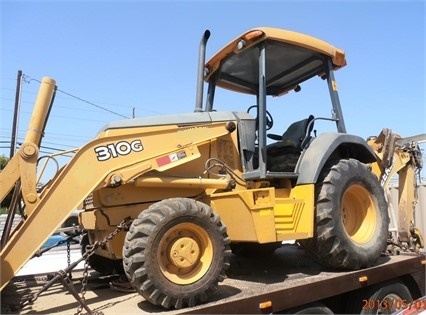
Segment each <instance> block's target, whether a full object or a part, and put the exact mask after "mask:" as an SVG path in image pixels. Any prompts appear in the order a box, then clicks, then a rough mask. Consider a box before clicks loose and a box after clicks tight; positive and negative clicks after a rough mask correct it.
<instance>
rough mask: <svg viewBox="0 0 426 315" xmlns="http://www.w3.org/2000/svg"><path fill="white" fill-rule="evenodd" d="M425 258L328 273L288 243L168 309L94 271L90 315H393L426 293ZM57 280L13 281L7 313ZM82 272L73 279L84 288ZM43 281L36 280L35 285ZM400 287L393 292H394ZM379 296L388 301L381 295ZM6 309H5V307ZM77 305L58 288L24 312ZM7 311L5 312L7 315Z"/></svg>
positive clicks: (406, 256)
mask: <svg viewBox="0 0 426 315" xmlns="http://www.w3.org/2000/svg"><path fill="white" fill-rule="evenodd" d="M425 263H426V260H425V256H424V255H423V254H415V253H401V254H400V255H392V256H383V257H381V258H380V259H379V261H378V262H377V264H375V265H374V266H373V267H370V268H366V269H363V270H357V271H351V272H348V271H329V270H326V269H325V268H323V267H322V266H320V265H319V264H316V263H315V262H314V260H313V259H312V258H311V257H309V256H308V255H307V254H306V253H305V251H304V250H303V249H301V248H300V247H298V246H296V245H294V244H287V245H284V246H283V247H282V248H280V249H278V250H276V251H275V253H274V254H273V255H271V256H267V257H266V256H263V257H259V256H258V257H241V256H235V255H233V256H232V257H231V267H230V269H229V270H228V274H227V279H225V281H223V282H222V283H220V284H219V288H218V290H217V291H216V292H215V293H214V294H213V295H211V296H209V303H206V304H202V305H198V306H195V307H190V308H184V309H180V310H165V309H163V308H161V307H159V306H155V305H152V304H151V303H148V302H147V301H144V299H143V297H141V296H140V295H139V294H137V293H123V292H117V291H113V290H111V289H110V288H109V282H110V281H111V280H112V279H114V277H117V275H116V276H108V277H101V276H99V274H98V273H96V272H92V273H90V277H89V282H88V287H87V292H86V294H85V299H86V302H87V305H88V306H89V307H90V309H91V310H92V311H102V312H103V313H104V314H146V313H156V314H158V313H161V314H231V313H232V314H256V313H258V314H262V313H267V314H270V313H297V312H298V311H299V312H300V311H301V312H303V313H306V312H311V313H312V312H314V313H323V314H324V313H326V314H327V313H330V311H332V312H333V313H338V314H342V313H345V314H346V313H357V314H359V313H360V312H361V311H363V313H376V311H375V310H374V307H376V308H377V306H379V304H380V303H379V302H378V301H377V300H380V302H381V301H382V300H383V299H387V302H386V303H382V305H381V306H379V307H381V308H382V309H381V310H380V313H391V312H393V311H396V310H398V309H402V308H404V307H405V306H407V305H408V303H409V302H410V299H408V298H407V297H406V296H404V295H403V294H401V293H400V292H399V291H398V290H400V287H401V285H403V286H405V287H406V288H407V289H408V290H409V291H410V294H411V298H412V299H417V298H419V297H420V296H422V295H424V294H425ZM49 277H50V278H51V277H52V275H50V276H49V275H44V278H43V277H42V276H40V275H39V276H38V277H33V279H32V281H30V280H29V278H28V277H27V278H26V279H24V278H21V279H19V277H18V278H15V279H14V280H13V281H11V283H10V284H9V285H8V286H9V287H10V290H8V289H7V288H6V290H4V292H3V294H2V307H6V306H7V307H8V308H9V311H13V312H14V313H18V311H17V309H16V308H15V310H13V308H14V305H13V304H14V302H15V307H16V302H17V301H18V300H19V299H21V300H22V298H23V297H25V296H28V295H30V294H32V293H34V292H37V290H39V289H40V288H41V286H42V284H43V282H45V281H46V280H48V279H49ZM81 278H82V273H81V271H79V272H75V273H74V274H73V277H72V281H73V283H74V284H75V287H76V289H77V291H80V290H81ZM35 280H38V281H35ZM393 289H395V290H396V291H395V292H394V291H392V290H393ZM378 291H380V292H382V293H384V294H386V296H380V294H379V295H377V292H378ZM6 304H8V305H6ZM77 307H78V303H77V302H76V300H75V299H74V298H73V296H72V295H71V294H69V293H68V292H67V290H66V289H65V288H64V287H63V286H62V285H61V284H60V283H59V282H58V283H57V284H56V285H54V286H52V287H51V288H50V289H48V290H47V291H45V292H43V293H42V294H41V295H40V296H39V298H38V299H37V300H36V301H35V302H34V304H32V305H27V306H25V307H24V308H23V309H22V310H21V311H20V314H46V313H48V314H52V313H57V314H73V313H75V310H76V309H77ZM5 311H7V310H6V309H2V314H3V313H5Z"/></svg>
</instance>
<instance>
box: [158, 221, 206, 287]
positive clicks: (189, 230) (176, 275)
mask: <svg viewBox="0 0 426 315" xmlns="http://www.w3.org/2000/svg"><path fill="white" fill-rule="evenodd" d="M158 261H159V265H160V269H161V272H162V273H163V275H164V276H165V277H166V278H167V279H169V280H170V281H172V282H173V283H176V284H182V285H183V284H191V283H194V282H196V281H197V280H199V279H200V278H202V277H203V276H204V275H205V274H206V272H207V270H208V269H209V267H210V265H211V263H212V261H213V244H212V241H211V239H210V237H209V235H208V233H207V232H206V231H205V230H204V229H203V228H202V227H200V226H198V225H196V224H193V223H180V224H177V225H175V226H173V227H172V228H170V229H169V230H168V231H167V232H166V233H165V234H164V236H163V237H162V238H161V240H160V244H159V247H158Z"/></svg>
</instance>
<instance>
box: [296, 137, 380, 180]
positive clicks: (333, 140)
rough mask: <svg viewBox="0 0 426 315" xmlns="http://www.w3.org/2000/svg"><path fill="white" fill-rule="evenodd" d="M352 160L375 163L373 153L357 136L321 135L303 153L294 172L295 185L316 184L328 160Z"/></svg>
mask: <svg viewBox="0 0 426 315" xmlns="http://www.w3.org/2000/svg"><path fill="white" fill-rule="evenodd" d="M340 158H354V159H357V160H358V161H360V162H363V163H372V162H375V161H376V156H375V154H374V151H373V150H372V149H371V148H370V146H369V145H368V144H367V142H366V141H365V140H364V139H363V138H361V137H358V136H354V135H349V134H344V133H323V134H320V135H319V136H318V137H316V138H314V139H313V140H312V142H311V143H310V144H309V146H308V147H307V148H306V149H305V150H304V151H303V153H302V156H301V158H300V160H299V162H298V163H297V165H296V169H295V172H296V173H299V177H298V179H297V185H304V184H313V183H316V181H317V179H318V176H319V174H320V172H321V170H322V168H323V167H324V165H325V163H326V162H327V161H328V160H330V159H340Z"/></svg>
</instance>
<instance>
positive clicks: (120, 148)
mask: <svg viewBox="0 0 426 315" xmlns="http://www.w3.org/2000/svg"><path fill="white" fill-rule="evenodd" d="M176 128H178V127H177V126H176V125H171V126H159V127H156V129H158V130H154V129H153V128H151V129H150V131H151V132H148V133H147V132H145V131H144V129H143V128H142V127H141V128H123V129H122V130H120V129H118V130H106V131H104V132H102V133H101V134H100V135H99V136H98V137H97V138H96V139H94V140H93V141H91V142H89V143H88V144H86V145H85V146H83V147H82V148H80V149H79V150H78V151H77V152H76V154H75V155H74V157H73V158H72V159H71V160H70V162H69V163H68V164H67V165H66V166H64V167H63V169H62V170H61V171H60V172H59V173H58V174H57V175H56V176H55V177H54V178H53V179H52V180H51V181H50V183H49V184H48V185H47V186H46V188H45V189H44V190H43V192H42V193H41V194H40V196H36V198H35V200H34V198H32V199H31V200H29V199H28V198H23V199H24V202H25V204H26V206H28V205H29V204H31V207H30V208H31V210H30V211H27V213H26V218H25V219H24V220H23V222H22V223H21V224H20V225H19V226H18V227H16V228H15V230H14V231H13V233H12V235H11V238H10V239H9V240H8V242H7V243H6V244H5V246H4V247H3V248H2V250H1V271H2V277H1V289H3V287H4V286H5V285H6V284H7V283H8V282H9V281H10V280H11V279H12V278H13V277H14V276H15V275H16V273H17V272H18V271H19V269H21V268H22V266H23V265H24V264H25V263H26V262H27V261H28V260H29V259H30V258H31V257H32V256H33V255H34V254H35V253H36V251H37V250H38V249H39V248H40V247H41V246H42V245H43V244H44V243H45V242H46V241H47V239H48V238H49V237H50V236H51V235H52V234H53V233H54V232H55V231H56V230H57V228H58V227H59V226H60V225H61V223H62V222H63V221H64V220H65V219H66V218H67V217H68V216H69V215H70V214H71V213H72V211H73V210H74V209H75V208H76V207H77V206H78V205H79V204H81V203H82V202H83V200H84V199H85V198H86V197H87V196H88V195H89V194H90V193H91V192H93V191H94V190H95V189H98V188H101V187H107V186H110V187H114V186H118V185H121V184H125V183H129V182H131V181H133V180H134V179H135V178H136V177H138V176H140V175H141V174H143V173H146V172H147V171H150V170H154V169H155V170H159V171H162V170H166V169H168V168H171V167H175V166H176V165H178V164H183V163H187V162H188V161H191V160H194V159H196V158H198V157H200V152H199V150H198V146H199V145H202V144H204V143H206V142H210V141H211V140H214V139H215V138H218V137H220V136H223V135H226V134H228V133H229V132H230V131H228V129H229V128H227V122H216V123H210V124H206V126H205V128H208V132H206V133H200V132H191V133H190V135H189V136H187V137H186V138H185V141H184V142H183V141H182V142H178V143H177V142H176V141H170V139H173V135H175V134H176ZM175 138H176V137H175ZM158 143H162V145H161V146H159V145H158ZM170 155H174V156H179V158H178V159H177V160H174V161H172V160H170V163H168V164H164V163H163V162H164V157H165V156H166V157H167V156H170ZM19 161H20V163H23V164H25V163H27V161H26V160H22V159H21V160H19ZM160 161H161V163H160ZM32 162H33V161H32ZM17 164H19V163H16V162H14V163H13V164H12V165H11V167H10V169H11V170H7V169H5V170H6V174H14V176H15V177H19V175H20V178H21V183H22V187H23V188H22V191H24V187H25V186H26V185H27V184H28V183H30V185H32V181H35V172H34V174H31V176H30V177H31V178H27V177H24V176H22V174H18V172H19V171H18V169H17V166H16V165H17ZM20 166H21V165H20ZM21 168H22V166H21V167H20V168H19V170H20V169H21ZM1 175H3V172H2V173H1ZM0 180H1V182H2V186H3V176H2V177H0ZM9 186H10V187H13V184H11V185H9ZM24 196H25V194H24Z"/></svg>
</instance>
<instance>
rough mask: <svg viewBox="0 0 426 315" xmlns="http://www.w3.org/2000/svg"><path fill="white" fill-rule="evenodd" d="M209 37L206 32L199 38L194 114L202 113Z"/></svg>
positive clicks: (208, 32) (207, 31) (208, 33)
mask: <svg viewBox="0 0 426 315" xmlns="http://www.w3.org/2000/svg"><path fill="white" fill-rule="evenodd" d="M209 37H210V31H209V30H206V31H205V32H204V34H203V37H202V38H201V42H200V50H199V53H198V77H197V95H196V99H195V110H194V112H202V111H203V87H204V82H203V81H204V64H205V62H206V45H207V40H208V39H209Z"/></svg>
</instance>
